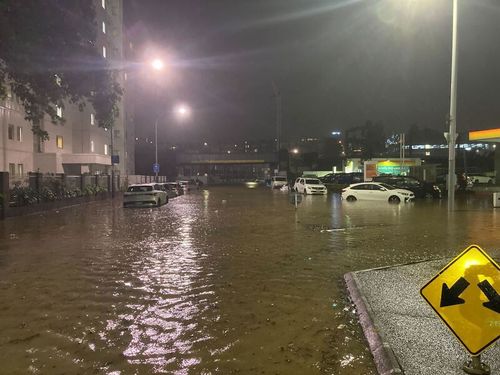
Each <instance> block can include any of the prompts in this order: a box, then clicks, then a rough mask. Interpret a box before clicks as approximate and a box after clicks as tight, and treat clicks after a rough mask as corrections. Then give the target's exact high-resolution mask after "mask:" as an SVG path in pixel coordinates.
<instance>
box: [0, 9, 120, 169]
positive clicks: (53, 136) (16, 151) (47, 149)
mask: <svg viewBox="0 0 500 375" xmlns="http://www.w3.org/2000/svg"><path fill="white" fill-rule="evenodd" d="M103 3H105V8H103V7H102V4H103ZM94 6H95V10H96V18H97V20H96V27H97V45H96V48H97V49H98V51H100V52H101V51H102V47H103V46H106V58H107V59H108V60H109V63H110V64H111V66H112V67H113V66H114V67H116V68H117V69H120V68H121V67H122V60H123V46H122V23H123V4H122V0H105V1H104V2H103V0H94ZM102 22H105V24H106V27H105V33H104V32H103V28H102ZM118 79H119V83H120V85H121V86H122V87H123V84H124V80H123V72H119V77H118ZM123 103H124V101H123V100H122V101H121V102H120V103H119V108H120V116H119V118H117V120H116V121H115V127H114V129H115V131H114V135H115V139H114V145H115V147H114V148H115V154H117V155H119V158H120V164H118V165H117V166H115V170H116V171H118V172H119V173H121V174H125V173H126V170H125V136H124V135H125V132H124V113H125V110H124V105H123ZM91 113H95V111H94V109H93V107H92V105H90V104H87V105H86V106H85V108H84V109H83V111H80V110H79V108H78V107H77V106H75V105H71V104H69V103H66V105H65V108H64V109H63V117H64V119H65V122H64V123H63V124H59V123H58V124H53V123H52V122H51V120H50V118H49V117H48V116H46V117H45V119H44V121H42V123H41V125H40V126H41V128H42V129H44V130H45V131H47V133H48V134H49V140H47V141H45V142H43V143H42V144H41V146H39V145H38V141H37V140H36V139H34V138H35V137H34V136H33V133H32V131H31V127H32V124H31V123H28V122H27V121H25V120H24V110H23V108H22V106H21V105H19V104H18V103H17V102H16V100H15V98H13V97H10V98H7V99H6V100H4V101H0V125H1V129H0V130H1V131H0V168H1V170H2V171H9V163H10V164H15V165H16V168H17V167H18V165H22V166H23V167H22V169H23V172H24V174H27V172H36V171H40V172H49V173H63V172H64V166H63V163H64V160H67V161H68V162H67V163H74V161H75V160H77V161H79V162H80V163H81V170H82V171H88V170H89V168H88V165H86V163H87V162H88V163H87V164H93V163H96V162H97V163H105V164H102V165H101V168H106V166H109V165H110V164H111V163H110V157H109V155H111V147H109V145H110V143H111V130H110V129H103V128H101V127H99V126H98V124H97V119H95V121H94V124H91ZM9 124H12V125H14V140H10V139H8V127H9ZM17 127H21V128H22V140H21V141H17V140H16V131H17ZM58 136H60V137H62V141H63V144H62V148H60V147H58V144H57V137H58ZM92 143H93V151H92V146H91V145H92ZM105 145H108V147H107V148H108V155H105V148H106V146H105ZM68 154H75V155H76V154H79V155H80V157H78V158H64V155H68ZM94 154H95V155H94ZM86 161H87V162H86ZM71 167H72V168H71V170H72V171H74V170H75V169H74V168H73V167H74V165H71ZM108 168H109V167H108Z"/></svg>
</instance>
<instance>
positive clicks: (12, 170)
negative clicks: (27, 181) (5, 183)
mask: <svg viewBox="0 0 500 375" xmlns="http://www.w3.org/2000/svg"><path fill="white" fill-rule="evenodd" d="M9 175H11V176H15V175H16V165H15V164H14V163H9Z"/></svg>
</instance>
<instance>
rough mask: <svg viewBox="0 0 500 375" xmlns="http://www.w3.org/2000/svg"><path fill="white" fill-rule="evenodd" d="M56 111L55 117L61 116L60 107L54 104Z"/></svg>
mask: <svg viewBox="0 0 500 375" xmlns="http://www.w3.org/2000/svg"><path fill="white" fill-rule="evenodd" d="M56 113H57V117H59V118H62V117H63V110H62V107H59V106H58V105H56Z"/></svg>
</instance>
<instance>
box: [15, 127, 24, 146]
mask: <svg viewBox="0 0 500 375" xmlns="http://www.w3.org/2000/svg"><path fill="white" fill-rule="evenodd" d="M16 130H17V131H16V139H17V141H18V142H22V141H23V128H21V127H20V126H18V127H17V129H16Z"/></svg>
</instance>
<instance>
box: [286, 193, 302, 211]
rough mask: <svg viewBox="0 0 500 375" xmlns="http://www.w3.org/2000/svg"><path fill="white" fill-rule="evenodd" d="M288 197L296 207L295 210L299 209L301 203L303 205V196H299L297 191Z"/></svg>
mask: <svg viewBox="0 0 500 375" xmlns="http://www.w3.org/2000/svg"><path fill="white" fill-rule="evenodd" d="M288 197H289V200H290V203H291V204H293V205H294V206H295V209H297V207H298V206H299V203H302V195H300V194H298V193H297V192H296V191H294V192H293V194H290V195H289V196H288Z"/></svg>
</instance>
